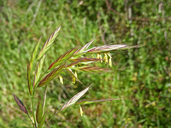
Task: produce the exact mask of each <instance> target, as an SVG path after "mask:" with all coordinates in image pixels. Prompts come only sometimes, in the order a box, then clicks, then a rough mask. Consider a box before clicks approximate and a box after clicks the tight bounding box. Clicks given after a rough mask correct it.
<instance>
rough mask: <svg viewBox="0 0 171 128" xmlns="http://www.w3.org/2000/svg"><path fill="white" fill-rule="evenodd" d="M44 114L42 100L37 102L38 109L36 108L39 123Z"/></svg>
mask: <svg viewBox="0 0 171 128" xmlns="http://www.w3.org/2000/svg"><path fill="white" fill-rule="evenodd" d="M42 116H43V107H42V103H41V102H38V104H37V110H36V120H37V123H41V120H42Z"/></svg>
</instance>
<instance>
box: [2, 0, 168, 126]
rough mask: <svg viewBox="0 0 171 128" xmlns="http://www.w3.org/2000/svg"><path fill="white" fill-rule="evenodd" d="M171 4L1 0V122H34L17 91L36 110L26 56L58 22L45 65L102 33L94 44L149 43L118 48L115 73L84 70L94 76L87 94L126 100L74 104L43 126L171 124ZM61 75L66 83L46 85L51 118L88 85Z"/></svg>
mask: <svg viewBox="0 0 171 128" xmlns="http://www.w3.org/2000/svg"><path fill="white" fill-rule="evenodd" d="M170 7H171V2H170V1H169V0H165V1H164V0H152V1H148V0H100V1H99V0H91V1H88V0H73V1H72V0H44V1H43V0H14V1H13V0H0V113H1V114H0V115H1V116H0V127H2V128H3V127H6V128H8V127H10V128H11V127H18V128H20V127H30V126H31V123H30V122H29V119H28V118H27V116H26V115H24V114H23V113H22V112H21V110H19V108H18V106H17V104H16V103H15V101H14V99H13V96H12V94H13V93H15V94H16V95H17V96H18V97H19V98H20V99H21V100H22V101H23V102H24V104H25V105H26V107H27V108H28V109H29V110H31V108H29V107H30V103H29V102H30V100H29V97H28V89H27V80H26V73H27V72H26V69H27V63H28V60H29V59H30V57H31V53H32V50H33V48H34V46H35V44H36V43H37V42H38V39H39V37H40V36H41V35H42V43H41V44H42V45H43V44H44V42H45V41H46V39H47V38H48V37H49V36H50V34H51V33H52V32H54V30H55V29H56V28H57V27H58V26H59V25H62V29H61V31H60V32H59V35H58V37H57V39H56V41H55V42H54V44H53V46H52V48H51V49H50V50H49V51H48V53H47V55H48V56H47V58H48V59H47V60H46V61H45V62H46V63H45V65H44V66H45V67H47V66H48V64H50V63H52V62H53V61H54V60H55V59H56V58H58V57H59V56H60V55H61V54H62V53H64V52H66V51H68V50H70V49H71V48H73V47H75V46H77V45H80V46H83V45H84V44H86V43H88V42H89V41H90V40H91V39H94V38H95V37H96V36H99V37H98V38H97V40H96V41H95V42H94V43H93V44H92V47H93V46H99V45H103V44H127V45H145V46H144V47H142V48H138V49H137V48H136V49H130V50H125V51H115V52H113V53H112V56H113V67H112V73H101V74H94V73H81V72H80V73H79V74H78V77H79V79H80V80H81V81H82V82H83V83H84V84H85V85H87V86H89V85H90V84H92V83H93V86H92V87H91V89H90V91H89V93H87V94H86V95H85V97H84V98H87V99H94V100H97V99H105V98H121V97H122V99H121V100H117V101H111V102H110V101H109V102H104V103H99V104H92V105H86V106H84V107H83V111H84V115H83V116H82V117H81V116H80V114H79V108H78V107H75V106H72V107H70V108H68V109H66V110H65V111H64V112H62V113H60V114H58V115H55V117H54V118H53V119H52V120H51V121H50V122H47V123H46V126H45V127H51V128H53V127H54V128H56V127H61V126H62V127H67V128H70V127H71V128H75V127H87V128H88V127H89V128H90V127H98V128H105V127H111V128H112V127H135V128H137V127H139V128H146V127H158V128H159V127H160V128H166V127H171V78H170V77H171V64H170V63H171V41H170V40H171V9H170ZM102 66H104V67H106V66H107V65H105V64H102ZM107 67H108V66H107ZM63 77H64V85H62V84H61V83H60V82H59V79H58V78H57V79H56V80H55V81H53V82H51V83H50V84H49V85H48V92H47V100H48V102H47V107H48V109H49V110H50V113H49V114H50V115H49V117H48V118H50V117H51V116H53V114H54V112H55V111H56V110H57V111H58V110H59V109H60V108H61V107H62V105H63V104H64V103H65V102H66V101H68V99H70V98H71V97H72V96H73V95H75V94H76V93H77V92H79V91H81V90H82V89H83V88H84V87H82V86H81V85H80V84H79V83H78V82H77V83H76V84H73V83H72V81H71V79H72V78H71V77H70V76H69V75H66V76H63ZM40 93H43V91H42V90H40ZM37 97H39V95H37ZM46 121H47V120H46Z"/></svg>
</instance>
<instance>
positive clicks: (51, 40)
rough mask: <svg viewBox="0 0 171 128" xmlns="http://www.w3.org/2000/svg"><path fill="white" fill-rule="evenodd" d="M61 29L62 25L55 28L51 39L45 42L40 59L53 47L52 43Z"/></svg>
mask: <svg viewBox="0 0 171 128" xmlns="http://www.w3.org/2000/svg"><path fill="white" fill-rule="evenodd" d="M60 29H61V26H60V27H59V28H58V29H56V30H55V32H54V33H53V34H52V35H51V36H50V37H49V39H48V40H47V41H46V43H45V44H44V46H43V48H42V49H41V51H40V52H39V55H38V58H37V59H38V60H39V59H40V58H41V57H42V56H43V55H44V54H45V53H46V52H47V50H48V49H49V48H50V47H51V45H52V43H53V42H54V40H55V38H56V36H57V35H58V32H59V30H60Z"/></svg>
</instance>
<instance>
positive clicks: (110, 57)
mask: <svg viewBox="0 0 171 128" xmlns="http://www.w3.org/2000/svg"><path fill="white" fill-rule="evenodd" d="M107 55H108V56H109V66H110V67H112V56H111V55H110V54H109V53H108V54H107Z"/></svg>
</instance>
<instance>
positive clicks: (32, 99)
mask: <svg viewBox="0 0 171 128" xmlns="http://www.w3.org/2000/svg"><path fill="white" fill-rule="evenodd" d="M31 101H32V111H33V118H34V126H35V128H37V125H36V117H35V114H34V93H33V95H32V98H31Z"/></svg>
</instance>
